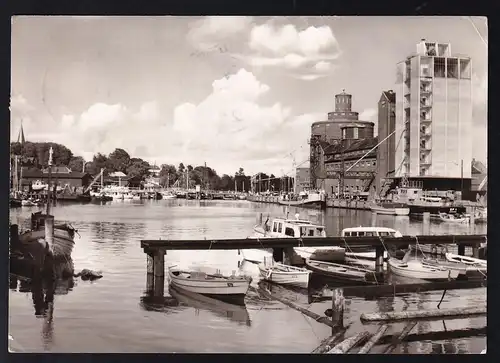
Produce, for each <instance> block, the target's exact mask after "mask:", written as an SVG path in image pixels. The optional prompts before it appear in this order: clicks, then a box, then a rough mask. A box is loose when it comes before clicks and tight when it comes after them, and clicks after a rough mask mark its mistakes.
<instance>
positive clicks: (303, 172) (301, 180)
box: [295, 167, 311, 193]
mask: <svg viewBox="0 0 500 363" xmlns="http://www.w3.org/2000/svg"><path fill="white" fill-rule="evenodd" d="M310 188H311V184H310V178H309V167H304V168H297V169H296V171H295V193H300V192H302V191H304V190H308V189H310Z"/></svg>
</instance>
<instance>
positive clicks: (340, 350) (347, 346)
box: [328, 331, 370, 354]
mask: <svg viewBox="0 0 500 363" xmlns="http://www.w3.org/2000/svg"><path fill="white" fill-rule="evenodd" d="M369 336H370V333H368V332H366V331H364V332H361V333H358V334H356V335H354V336H352V337H350V338H347V339H346V340H344V341H343V342H342V343H339V344H337V345H336V346H335V347H334V348H333V349H332V350H330V351H329V352H328V354H345V353H347V352H348V351H349V350H351V349H352V348H354V347H355V346H356V345H358V344H360V343H361V342H363V341H364V340H366V339H367V338H368V337H369Z"/></svg>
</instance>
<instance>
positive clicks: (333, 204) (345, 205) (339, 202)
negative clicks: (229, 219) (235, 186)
mask: <svg viewBox="0 0 500 363" xmlns="http://www.w3.org/2000/svg"><path fill="white" fill-rule="evenodd" d="M247 200H249V201H251V202H256V203H272V204H279V197H272V196H264V195H249V196H248V197H247ZM326 206H327V207H329V208H342V209H360V210H370V203H369V202H366V201H362V200H344V199H327V200H326Z"/></svg>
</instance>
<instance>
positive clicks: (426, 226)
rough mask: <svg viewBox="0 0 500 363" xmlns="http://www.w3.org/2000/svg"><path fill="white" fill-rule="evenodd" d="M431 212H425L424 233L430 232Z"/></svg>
mask: <svg viewBox="0 0 500 363" xmlns="http://www.w3.org/2000/svg"><path fill="white" fill-rule="evenodd" d="M430 224H431V214H430V213H429V212H424V213H423V223H422V234H423V235H428V234H430Z"/></svg>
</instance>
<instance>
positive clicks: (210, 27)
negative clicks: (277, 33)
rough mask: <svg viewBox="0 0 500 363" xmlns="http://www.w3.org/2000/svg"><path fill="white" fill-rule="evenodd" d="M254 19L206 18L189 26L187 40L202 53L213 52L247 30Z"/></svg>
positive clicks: (236, 17) (238, 17)
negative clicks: (223, 43) (222, 43)
mask: <svg viewBox="0 0 500 363" xmlns="http://www.w3.org/2000/svg"><path fill="white" fill-rule="evenodd" d="M252 20H253V18H252V17H248V16H206V17H203V18H202V19H199V20H196V21H194V22H192V23H191V24H190V25H189V28H190V29H189V32H188V34H187V39H188V40H189V42H190V43H191V44H192V45H193V47H195V48H196V49H197V50H200V51H213V50H215V49H216V48H217V47H218V46H219V45H220V43H221V42H222V41H224V40H226V39H227V38H232V37H234V36H236V35H238V34H240V33H241V32H243V31H245V30H247V29H248V28H249V26H250V24H251V23H252Z"/></svg>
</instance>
